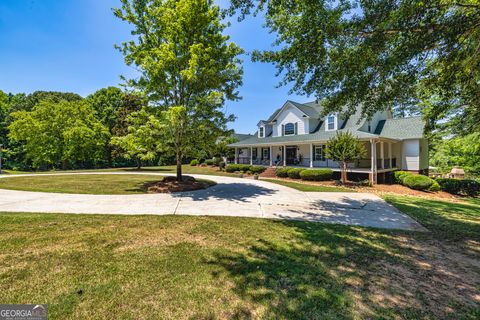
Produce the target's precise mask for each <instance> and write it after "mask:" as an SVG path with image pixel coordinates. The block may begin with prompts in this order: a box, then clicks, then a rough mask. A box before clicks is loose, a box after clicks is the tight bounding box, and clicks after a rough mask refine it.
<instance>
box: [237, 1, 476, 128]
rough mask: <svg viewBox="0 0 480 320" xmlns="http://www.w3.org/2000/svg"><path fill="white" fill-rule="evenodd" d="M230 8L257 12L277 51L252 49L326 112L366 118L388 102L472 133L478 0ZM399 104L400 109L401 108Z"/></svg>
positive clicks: (275, 3)
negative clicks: (344, 111)
mask: <svg viewBox="0 0 480 320" xmlns="http://www.w3.org/2000/svg"><path fill="white" fill-rule="evenodd" d="M231 3H232V7H231V13H232V14H233V13H236V12H237V11H240V12H241V13H242V14H243V15H245V14H248V13H250V11H251V10H253V9H254V8H255V7H257V8H258V9H261V10H264V11H263V12H262V14H263V15H264V16H265V19H266V27H267V28H269V30H270V31H272V32H273V33H275V34H276V35H277V41H276V42H275V44H276V45H277V46H278V50H275V51H273V50H268V51H264V52H256V53H255V54H254V59H256V60H260V61H264V62H268V63H273V64H274V65H275V66H276V67H277V69H278V70H279V74H280V73H281V74H282V75H284V78H283V81H282V82H281V83H282V84H287V83H293V91H295V92H297V93H299V94H307V95H313V96H317V97H327V99H326V100H325V107H326V109H325V111H326V113H330V112H333V111H342V110H341V108H342V107H343V106H345V105H346V106H347V107H348V108H349V111H350V112H352V113H353V112H354V111H355V109H356V108H357V107H358V106H359V105H361V106H362V109H363V110H362V111H363V113H364V114H366V115H373V113H374V112H375V111H383V110H387V109H389V108H391V107H392V106H395V107H397V109H398V111H399V112H404V111H405V112H407V113H408V112H418V101H419V100H421V101H424V102H427V103H428V106H426V107H424V108H423V110H422V111H425V113H426V115H427V117H428V118H429V119H430V120H432V122H434V121H435V120H437V119H440V118H447V119H448V118H449V117H450V116H452V115H453V116H454V117H455V118H457V119H459V120H460V121H459V122H458V123H461V124H463V126H457V129H460V130H462V129H463V130H465V132H468V133H470V132H474V131H476V132H478V131H479V130H480V108H479V105H480V98H479V95H478V83H479V81H480V59H478V36H479V31H478V25H479V23H480V15H479V14H478V12H479V10H480V4H479V3H478V1H463V2H459V1H445V0H431V1H416V0H414V1H405V0H402V1H360V0H352V1H324V0H321V1H292V0H277V1H255V0H234V1H232V2H231ZM405 109H407V110H405Z"/></svg>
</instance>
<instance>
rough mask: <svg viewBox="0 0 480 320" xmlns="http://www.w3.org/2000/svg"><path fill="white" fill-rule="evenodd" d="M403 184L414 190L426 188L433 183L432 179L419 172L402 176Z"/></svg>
mask: <svg viewBox="0 0 480 320" xmlns="http://www.w3.org/2000/svg"><path fill="white" fill-rule="evenodd" d="M402 179H403V184H404V185H405V186H407V187H409V188H410V189H414V190H428V189H429V188H430V187H431V186H432V185H433V183H434V180H433V179H430V178H429V177H427V176H423V175H420V174H408V175H404V176H402Z"/></svg>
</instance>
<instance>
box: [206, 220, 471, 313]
mask: <svg viewBox="0 0 480 320" xmlns="http://www.w3.org/2000/svg"><path fill="white" fill-rule="evenodd" d="M276 223H278V224H281V225H284V226H287V227H288V228H294V229H295V232H296V233H297V234H298V237H294V238H292V239H290V240H289V241H287V242H286V241H284V240H282V241H279V240H278V239H267V238H266V237H262V236H261V235H259V238H258V239H256V242H255V243H254V244H252V245H249V246H247V247H245V248H244V249H243V250H240V251H235V252H234V251H230V252H228V253H225V251H221V252H217V253H215V254H214V255H213V256H212V258H211V259H209V260H208V261H207V263H209V264H211V265H215V266H217V267H219V271H218V272H214V274H213V276H214V277H216V278H218V279H219V281H221V280H222V279H234V285H233V288H232V290H233V291H234V292H235V293H236V294H237V295H238V296H239V297H240V298H241V299H242V300H245V301H250V302H251V303H253V304H254V305H256V307H257V308H259V309H260V310H262V316H261V318H267V319H366V318H383V319H393V318H398V317H399V316H401V317H402V318H405V316H406V318H411V319H418V318H424V317H425V318H439V317H440V318H445V316H446V313H448V312H449V311H448V308H447V306H448V305H449V304H450V303H458V301H456V300H455V299H459V300H461V299H462V298H461V297H462V296H463V295H465V294H466V291H468V295H469V297H468V299H467V300H468V302H469V303H471V302H473V303H474V301H475V294H476V289H475V284H471V285H466V286H465V287H467V286H468V290H466V291H465V292H462V290H460V289H458V288H456V289H454V290H452V291H455V294H457V295H453V296H451V295H450V294H451V292H450V291H448V290H451V289H449V288H448V287H445V285H444V283H445V282H447V283H448V282H449V281H452V282H459V281H460V283H459V284H457V285H461V284H462V282H461V281H464V280H463V278H462V276H461V274H459V273H461V272H459V271H458V270H455V269H454V268H453V267H452V266H451V265H448V266H442V267H445V268H447V270H443V269H442V268H439V270H433V271H431V274H430V275H429V276H428V277H425V276H424V275H425V270H424V269H423V267H422V263H423V262H424V261H422V260H423V254H427V253H428V251H429V248H427V247H425V248H406V247H403V246H402V243H401V242H399V239H401V238H402V237H403V236H406V237H408V236H409V235H411V234H409V233H404V232H398V231H376V230H375V231H371V230H369V229H363V228H358V227H347V226H340V225H331V226H330V225H324V224H312V223H308V222H298V221H297V222H294V221H278V222H276ZM397 237H398V238H397ZM418 275H420V276H418ZM417 277H418V278H417ZM432 287H433V288H434V290H433V289H432V290H433V291H435V290H436V291H435V293H437V291H438V292H440V293H441V294H439V296H440V297H441V298H438V299H437V300H432V301H429V302H425V301H423V300H422V299H423V298H424V297H428V295H429V292H428V290H429V288H432ZM464 289H465V288H464ZM442 290H443V292H442ZM477 292H478V291H477ZM435 295H436V294H435ZM443 296H445V298H443ZM442 299H443V300H442ZM462 302H464V301H462ZM471 307H472V305H468V304H467V305H461V304H459V307H458V309H454V310H453V311H454V312H459V311H462V312H466V313H468V312H470V311H471V310H472V309H470V308H471ZM435 308H437V309H435ZM465 310H466V311H465ZM256 312H257V311H256V310H250V313H247V314H245V313H242V316H241V317H239V318H242V319H255V318H257V317H258V316H257V314H256ZM459 314H460V313H459ZM447 318H448V317H447Z"/></svg>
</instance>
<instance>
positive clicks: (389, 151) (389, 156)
mask: <svg viewBox="0 0 480 320" xmlns="http://www.w3.org/2000/svg"><path fill="white" fill-rule="evenodd" d="M388 162H389V164H390V165H389V168H390V169H392V166H393V161H392V143H391V142H389V143H388Z"/></svg>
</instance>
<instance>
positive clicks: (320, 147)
mask: <svg viewBox="0 0 480 320" xmlns="http://www.w3.org/2000/svg"><path fill="white" fill-rule="evenodd" d="M318 150H319V151H320V152H319V153H320V154H319V155H320V159H317V155H318V154H317V151H318ZM313 160H314V161H325V160H327V158H326V157H325V145H324V144H321V145H317V146H314V147H313Z"/></svg>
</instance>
